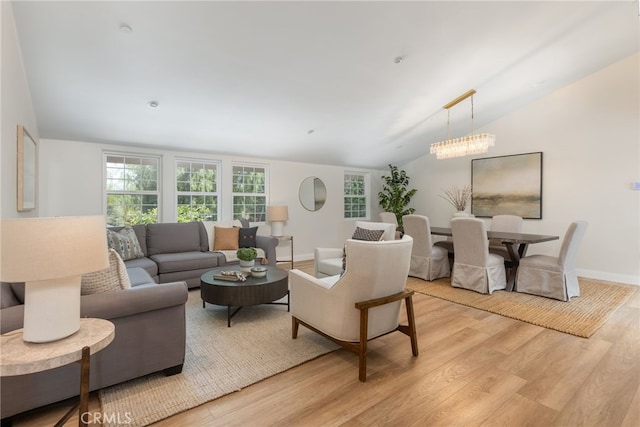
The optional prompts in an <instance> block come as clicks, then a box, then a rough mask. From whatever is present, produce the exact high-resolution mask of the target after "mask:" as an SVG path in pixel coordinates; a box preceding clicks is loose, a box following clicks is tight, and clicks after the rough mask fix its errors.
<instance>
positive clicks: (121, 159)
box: [105, 153, 160, 226]
mask: <svg viewBox="0 0 640 427" xmlns="http://www.w3.org/2000/svg"><path fill="white" fill-rule="evenodd" d="M159 169H160V158H159V157H153V156H137V155H128V154H106V153H105V177H106V180H105V181H106V182H105V189H106V191H105V199H106V208H107V224H109V225H112V226H113V225H135V224H152V223H155V222H158V219H159V218H158V201H159V198H160V192H159V189H158V177H159Z"/></svg>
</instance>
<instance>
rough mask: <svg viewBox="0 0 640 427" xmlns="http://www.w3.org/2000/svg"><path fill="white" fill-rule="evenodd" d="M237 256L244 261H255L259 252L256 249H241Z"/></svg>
mask: <svg viewBox="0 0 640 427" xmlns="http://www.w3.org/2000/svg"><path fill="white" fill-rule="evenodd" d="M236 255H237V256H238V259H240V260H242V261H253V260H254V259H256V258H257V257H258V251H256V249H255V248H240V249H238V251H237V252H236Z"/></svg>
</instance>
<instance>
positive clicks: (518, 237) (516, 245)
mask: <svg viewBox="0 0 640 427" xmlns="http://www.w3.org/2000/svg"><path fill="white" fill-rule="evenodd" d="M431 234H433V235H434V236H448V237H452V236H453V233H452V232H451V228H450V227H431ZM487 237H488V238H489V239H491V240H495V241H498V240H499V241H500V242H502V244H503V245H504V246H505V248H506V249H507V252H508V253H509V258H510V259H509V261H510V262H511V269H510V270H509V275H508V277H507V288H506V289H505V290H506V291H509V292H511V291H513V288H514V286H515V279H516V271H517V270H518V266H519V265H520V259H521V258H522V257H524V256H525V255H526V254H527V249H528V248H529V245H530V244H533V243H542V242H550V241H552V240H558V239H560V236H553V235H546V234H529V233H507V232H502V231H487Z"/></svg>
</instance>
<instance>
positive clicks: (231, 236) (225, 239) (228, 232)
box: [213, 227, 240, 251]
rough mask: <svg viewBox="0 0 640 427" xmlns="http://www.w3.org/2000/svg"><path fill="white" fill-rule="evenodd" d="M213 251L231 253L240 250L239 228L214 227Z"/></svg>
mask: <svg viewBox="0 0 640 427" xmlns="http://www.w3.org/2000/svg"><path fill="white" fill-rule="evenodd" d="M213 230H214V231H213V234H214V236H213V250H214V251H224V250H226V251H229V250H233V249H238V247H239V246H238V239H239V236H240V229H239V228H237V227H230V228H226V227H213Z"/></svg>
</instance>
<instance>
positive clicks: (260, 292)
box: [200, 265, 289, 327]
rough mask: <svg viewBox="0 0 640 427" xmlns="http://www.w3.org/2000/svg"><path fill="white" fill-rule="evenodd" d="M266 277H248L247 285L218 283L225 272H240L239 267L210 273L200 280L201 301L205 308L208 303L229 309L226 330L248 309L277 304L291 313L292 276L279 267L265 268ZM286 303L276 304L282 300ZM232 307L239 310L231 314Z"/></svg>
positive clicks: (221, 281) (229, 267)
mask: <svg viewBox="0 0 640 427" xmlns="http://www.w3.org/2000/svg"><path fill="white" fill-rule="evenodd" d="M265 267H266V268H267V275H266V276H265V277H259V278H258V277H248V278H247V280H246V281H244V282H239V281H238V282H231V281H227V280H219V279H215V276H217V275H219V274H220V273H221V272H222V271H229V270H236V271H240V267H239V266H237V265H229V266H225V267H220V268H216V269H215V270H211V271H207V272H206V273H204V274H203V275H202V276H201V277H200V298H202V308H204V307H205V303H207V302H208V303H209V304H215V305H226V306H227V326H228V327H231V318H232V317H233V316H235V314H236V313H237V312H238V311H240V309H241V308H242V307H244V306H247V305H259V304H277V305H286V306H287V311H289V280H288V277H289V273H288V272H287V271H286V270H282V269H280V268H277V267H271V266H265ZM285 296H286V297H287V302H274V301H276V300H279V299H280V298H282V297H285ZM231 307H237V308H236V309H235V311H234V312H233V313H232V312H231Z"/></svg>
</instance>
